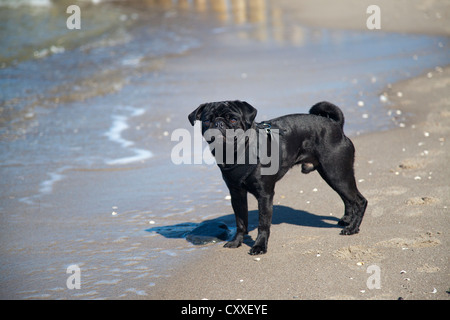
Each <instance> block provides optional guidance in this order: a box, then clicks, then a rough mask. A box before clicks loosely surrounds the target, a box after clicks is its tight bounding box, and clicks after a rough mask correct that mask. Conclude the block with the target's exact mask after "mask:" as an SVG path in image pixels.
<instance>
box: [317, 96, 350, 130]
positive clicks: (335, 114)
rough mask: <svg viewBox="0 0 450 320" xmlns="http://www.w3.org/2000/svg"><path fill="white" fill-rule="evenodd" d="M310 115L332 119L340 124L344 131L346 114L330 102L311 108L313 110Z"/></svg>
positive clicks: (319, 103)
mask: <svg viewBox="0 0 450 320" xmlns="http://www.w3.org/2000/svg"><path fill="white" fill-rule="evenodd" d="M309 113H310V114H315V115H317V116H322V117H326V118H330V119H332V120H334V121H336V122H337V123H339V125H340V126H341V128H342V129H344V114H343V113H342V111H341V109H339V107H337V106H335V105H334V104H332V103H330V102H327V101H322V102H318V103H316V104H315V105H313V106H312V107H311V109H309Z"/></svg>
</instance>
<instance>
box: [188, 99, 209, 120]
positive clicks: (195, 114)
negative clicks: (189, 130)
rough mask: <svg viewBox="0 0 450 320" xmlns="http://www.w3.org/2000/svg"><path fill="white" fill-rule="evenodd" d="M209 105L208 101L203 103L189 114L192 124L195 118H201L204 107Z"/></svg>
mask: <svg viewBox="0 0 450 320" xmlns="http://www.w3.org/2000/svg"><path fill="white" fill-rule="evenodd" d="M207 105H208V104H207V103H203V104H201V105H200V106H199V107H198V108H197V109H195V110H194V111H192V112H191V113H190V114H189V116H188V119H189V122H190V123H191V125H194V123H195V120H200V118H201V117H202V112H203V109H205V107H206V106H207Z"/></svg>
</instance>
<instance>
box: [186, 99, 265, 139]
mask: <svg viewBox="0 0 450 320" xmlns="http://www.w3.org/2000/svg"><path fill="white" fill-rule="evenodd" d="M256 113H257V110H256V109H255V108H253V107H252V106H251V105H250V104H248V103H247V102H245V101H239V100H236V101H220V102H209V103H204V104H201V105H200V106H199V107H198V108H197V109H195V110H194V111H192V112H191V114H189V117H188V118H189V121H190V123H191V124H192V125H194V123H195V121H196V120H200V121H201V122H202V134H204V133H205V132H206V131H207V130H208V129H218V130H219V131H220V132H221V134H222V135H223V136H224V137H225V135H226V130H227V129H233V130H237V129H242V130H244V131H246V130H248V129H250V128H251V127H252V124H253V121H254V119H255V117H256Z"/></svg>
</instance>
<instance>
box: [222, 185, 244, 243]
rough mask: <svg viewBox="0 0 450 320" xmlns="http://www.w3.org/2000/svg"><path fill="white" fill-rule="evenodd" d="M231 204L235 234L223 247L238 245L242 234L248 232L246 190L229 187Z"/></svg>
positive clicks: (242, 239)
mask: <svg viewBox="0 0 450 320" xmlns="http://www.w3.org/2000/svg"><path fill="white" fill-rule="evenodd" d="M230 195H231V205H232V207H233V210H234V216H235V218H236V234H235V236H234V238H233V240H231V241H229V242H227V243H225V245H224V247H225V248H237V247H240V246H241V244H242V242H243V241H244V236H245V235H246V234H247V233H248V204H247V191H246V190H243V189H239V190H234V189H230Z"/></svg>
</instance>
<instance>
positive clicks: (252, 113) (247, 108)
mask: <svg viewBox="0 0 450 320" xmlns="http://www.w3.org/2000/svg"><path fill="white" fill-rule="evenodd" d="M235 103H236V104H237V105H239V107H240V108H241V110H242V113H243V115H244V120H245V124H246V125H247V129H249V128H250V127H251V126H252V123H253V121H254V120H255V118H256V114H257V113H258V110H256V109H255V108H254V107H252V106H251V105H250V104H249V103H247V102H245V101H235Z"/></svg>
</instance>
